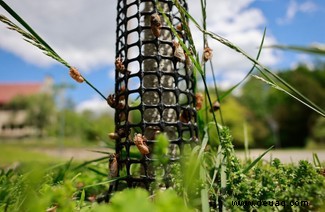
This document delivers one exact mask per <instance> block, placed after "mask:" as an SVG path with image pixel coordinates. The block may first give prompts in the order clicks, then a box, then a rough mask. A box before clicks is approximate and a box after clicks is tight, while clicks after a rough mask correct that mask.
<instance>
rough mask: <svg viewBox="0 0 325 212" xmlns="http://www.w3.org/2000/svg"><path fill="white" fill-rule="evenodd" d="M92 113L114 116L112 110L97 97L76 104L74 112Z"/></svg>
mask: <svg viewBox="0 0 325 212" xmlns="http://www.w3.org/2000/svg"><path fill="white" fill-rule="evenodd" d="M87 110H88V111H92V112H94V113H95V114H101V113H109V114H111V115H113V114H114V110H113V109H112V108H111V107H110V106H109V105H108V104H107V102H106V101H105V100H103V99H101V98H99V97H97V96H94V97H92V98H91V99H88V100H85V101H83V102H81V103H79V104H78V106H77V108H76V111H77V112H83V111H87Z"/></svg>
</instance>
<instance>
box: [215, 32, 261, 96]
mask: <svg viewBox="0 0 325 212" xmlns="http://www.w3.org/2000/svg"><path fill="white" fill-rule="evenodd" d="M265 35H266V28H265V29H264V32H263V37H262V41H261V43H260V46H259V48H258V52H257V55H256V61H258V59H259V58H260V55H261V52H262V47H263V44H264V40H265ZM255 67H256V64H254V65H253V67H252V68H251V69H250V70H249V72H248V73H247V74H246V76H245V77H244V78H243V79H242V80H241V81H239V82H238V83H237V84H236V85H234V86H233V87H231V88H230V89H228V90H227V91H226V92H225V93H223V95H222V96H221V97H220V98H219V102H221V101H222V100H223V99H224V98H225V97H226V96H228V95H229V94H230V93H232V92H233V90H235V89H236V88H237V87H238V86H239V85H241V84H242V83H243V82H244V81H245V80H246V79H247V78H248V77H249V76H250V75H251V73H252V72H253V71H254V69H255Z"/></svg>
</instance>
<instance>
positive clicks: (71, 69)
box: [69, 67, 85, 83]
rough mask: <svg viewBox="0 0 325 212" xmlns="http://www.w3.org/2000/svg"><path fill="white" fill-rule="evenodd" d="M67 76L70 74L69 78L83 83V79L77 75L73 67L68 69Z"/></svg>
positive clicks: (77, 72)
mask: <svg viewBox="0 0 325 212" xmlns="http://www.w3.org/2000/svg"><path fill="white" fill-rule="evenodd" d="M69 74H70V77H72V78H73V79H74V80H76V81H77V82H79V83H82V82H84V81H85V80H84V78H83V77H82V76H81V74H80V73H79V71H78V70H77V69H76V68H74V67H71V68H70V71H69Z"/></svg>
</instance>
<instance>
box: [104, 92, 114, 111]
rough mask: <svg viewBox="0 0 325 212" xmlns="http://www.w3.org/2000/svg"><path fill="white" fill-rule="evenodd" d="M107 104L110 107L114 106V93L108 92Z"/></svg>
mask: <svg viewBox="0 0 325 212" xmlns="http://www.w3.org/2000/svg"><path fill="white" fill-rule="evenodd" d="M106 101H107V104H108V105H109V106H111V107H112V108H115V107H116V101H115V94H110V95H108V97H107V98H106Z"/></svg>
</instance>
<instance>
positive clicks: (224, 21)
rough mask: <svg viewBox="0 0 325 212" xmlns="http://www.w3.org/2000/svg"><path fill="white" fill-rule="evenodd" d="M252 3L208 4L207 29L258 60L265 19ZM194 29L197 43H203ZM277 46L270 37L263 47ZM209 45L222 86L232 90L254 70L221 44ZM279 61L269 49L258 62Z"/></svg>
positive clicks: (200, 47)
mask: <svg viewBox="0 0 325 212" xmlns="http://www.w3.org/2000/svg"><path fill="white" fill-rule="evenodd" d="M197 2H199V1H197ZM252 2H253V0H244V1H242V0H232V1H226V0H224V1H212V0H211V1H208V8H207V19H208V26H207V29H208V31H212V32H214V33H216V34H218V35H221V36H222V37H224V38H227V39H228V40H229V41H231V42H232V43H234V44H235V45H236V46H238V47H239V48H241V49H242V50H244V51H245V52H246V53H247V54H248V55H250V56H251V57H253V58H255V57H256V55H257V52H258V48H259V45H260V42H261V40H262V37H263V30H264V27H265V25H266V19H265V17H264V15H263V13H262V11H261V10H259V9H257V8H251V7H249V6H250V4H251V3H252ZM189 6H190V8H191V6H192V7H195V8H197V9H196V10H200V5H199V3H196V5H194V6H193V5H191V4H190V5H189ZM190 12H191V10H190ZM193 12H194V11H193ZM199 13H200V12H199V11H196V12H194V15H196V20H201V19H202V18H201V17H200V15H199ZM191 29H192V30H193V29H194V32H195V33H194V35H193V37H194V40H197V41H201V40H202V35H201V33H200V32H198V31H197V30H195V27H194V26H192V27H191ZM276 43H277V41H276V38H275V37H274V36H273V35H271V34H269V33H267V34H266V37H265V40H264V45H265V46H268V45H272V44H276ZM209 45H210V47H211V48H213V50H214V51H213V54H214V57H213V65H214V69H215V72H216V75H217V76H219V78H221V79H222V81H220V82H219V85H222V87H230V86H231V85H234V84H235V83H237V82H239V81H240V80H241V79H242V77H243V76H245V74H246V73H247V72H248V71H249V70H250V68H251V67H252V63H251V62H250V61H249V60H248V59H247V58H245V57H244V56H243V55H241V54H239V53H237V52H235V51H234V50H232V49H230V48H228V47H226V46H224V45H222V44H220V43H219V42H217V41H215V40H212V39H209ZM198 46H199V48H198V49H203V45H202V43H199V44H198ZM201 52H202V51H201ZM279 60H280V57H279V55H278V54H276V52H275V51H274V50H273V49H268V48H266V49H263V50H262V54H261V56H260V59H259V61H260V62H261V63H262V64H263V65H265V66H271V65H275V64H276V63H277V62H278V61H279ZM208 74H209V73H208Z"/></svg>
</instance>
